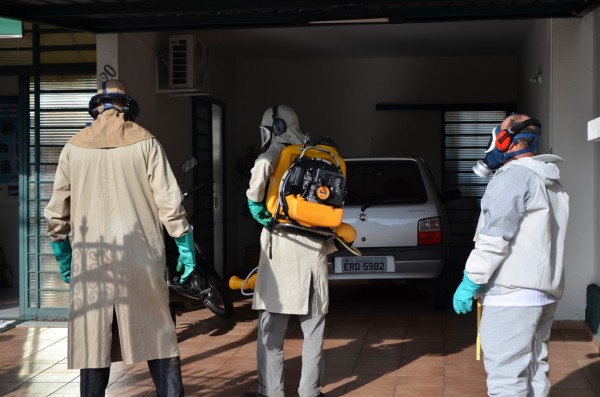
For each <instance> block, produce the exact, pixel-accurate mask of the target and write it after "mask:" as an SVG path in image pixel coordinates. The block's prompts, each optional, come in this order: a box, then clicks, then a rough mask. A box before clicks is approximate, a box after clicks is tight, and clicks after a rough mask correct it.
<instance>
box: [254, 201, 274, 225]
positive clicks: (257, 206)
mask: <svg viewBox="0 0 600 397" xmlns="http://www.w3.org/2000/svg"><path fill="white" fill-rule="evenodd" d="M248 208H249V209H250V213H251V214H252V218H254V219H255V220H256V221H257V222H258V223H260V224H261V225H263V226H264V227H269V225H270V224H271V222H272V221H273V218H272V217H271V214H270V213H269V211H267V209H266V208H265V205H264V204H263V203H257V202H255V201H252V200H250V199H248Z"/></svg>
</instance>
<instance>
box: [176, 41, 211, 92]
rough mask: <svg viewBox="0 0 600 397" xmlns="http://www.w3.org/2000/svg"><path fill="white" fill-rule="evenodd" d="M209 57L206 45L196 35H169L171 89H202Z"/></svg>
mask: <svg viewBox="0 0 600 397" xmlns="http://www.w3.org/2000/svg"><path fill="white" fill-rule="evenodd" d="M207 58H208V57H207V49H206V47H205V46H204V45H202V43H200V42H199V41H198V40H196V39H194V36H192V35H177V36H169V78H168V87H169V89H172V90H173V89H175V90H178V89H194V90H199V89H201V88H202V86H203V85H204V81H205V78H206V74H207V67H208V66H207V65H208V59H207Z"/></svg>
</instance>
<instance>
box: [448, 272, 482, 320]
mask: <svg viewBox="0 0 600 397" xmlns="http://www.w3.org/2000/svg"><path fill="white" fill-rule="evenodd" d="M479 287H481V285H479V284H475V283H474V282H473V281H471V279H470V278H469V276H467V271H466V270H465V271H464V274H463V280H462V282H461V283H460V284H459V286H458V288H457V289H456V292H455V293H454V299H453V300H452V304H453V306H454V311H455V312H456V313H458V314H467V312H470V311H471V310H473V298H475V295H476V294H477V290H478V289H479Z"/></svg>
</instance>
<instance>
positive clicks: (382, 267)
mask: <svg viewBox="0 0 600 397" xmlns="http://www.w3.org/2000/svg"><path fill="white" fill-rule="evenodd" d="M393 263H394V257H393V256H349V257H337V258H335V272H336V273H385V272H393V271H394V266H393ZM390 264H391V265H390Z"/></svg>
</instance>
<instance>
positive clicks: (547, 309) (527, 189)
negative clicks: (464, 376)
mask: <svg viewBox="0 0 600 397" xmlns="http://www.w3.org/2000/svg"><path fill="white" fill-rule="evenodd" d="M557 161H561V159H560V157H558V156H554V155H540V156H534V157H524V158H519V159H516V160H513V161H511V162H509V163H507V164H506V165H504V166H503V167H502V168H500V169H499V170H498V171H497V172H496V174H495V176H494V178H493V179H492V180H491V181H490V183H489V184H488V186H487V188H486V192H485V195H484V196H483V199H482V201H481V215H480V218H479V223H478V226H477V234H476V238H475V247H474V249H473V251H472V252H471V254H470V256H469V258H468V260H467V263H466V266H465V272H466V274H467V275H468V277H469V279H470V280H472V281H473V282H474V283H475V284H477V285H481V286H482V287H481V289H480V290H479V294H480V295H483V304H484V308H483V316H482V320H481V324H480V333H481V337H482V348H483V357H484V364H485V368H486V372H487V373H488V379H487V384H488V392H489V395H490V396H511V397H515V396H523V397H525V396H532V395H533V396H547V395H548V394H549V392H550V382H549V380H548V377H547V372H548V368H549V366H548V362H547V361H548V340H549V337H550V329H551V326H552V321H553V318H554V312H555V310H556V305H557V301H558V300H559V299H560V298H561V296H562V293H563V290H564V267H563V252H564V243H565V235H566V230H567V222H568V217H569V197H568V195H567V193H566V192H565V191H564V189H563V187H562V185H561V184H560V182H559V178H560V175H559V169H558V167H557V166H556V165H555V164H554V163H555V162H557Z"/></svg>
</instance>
